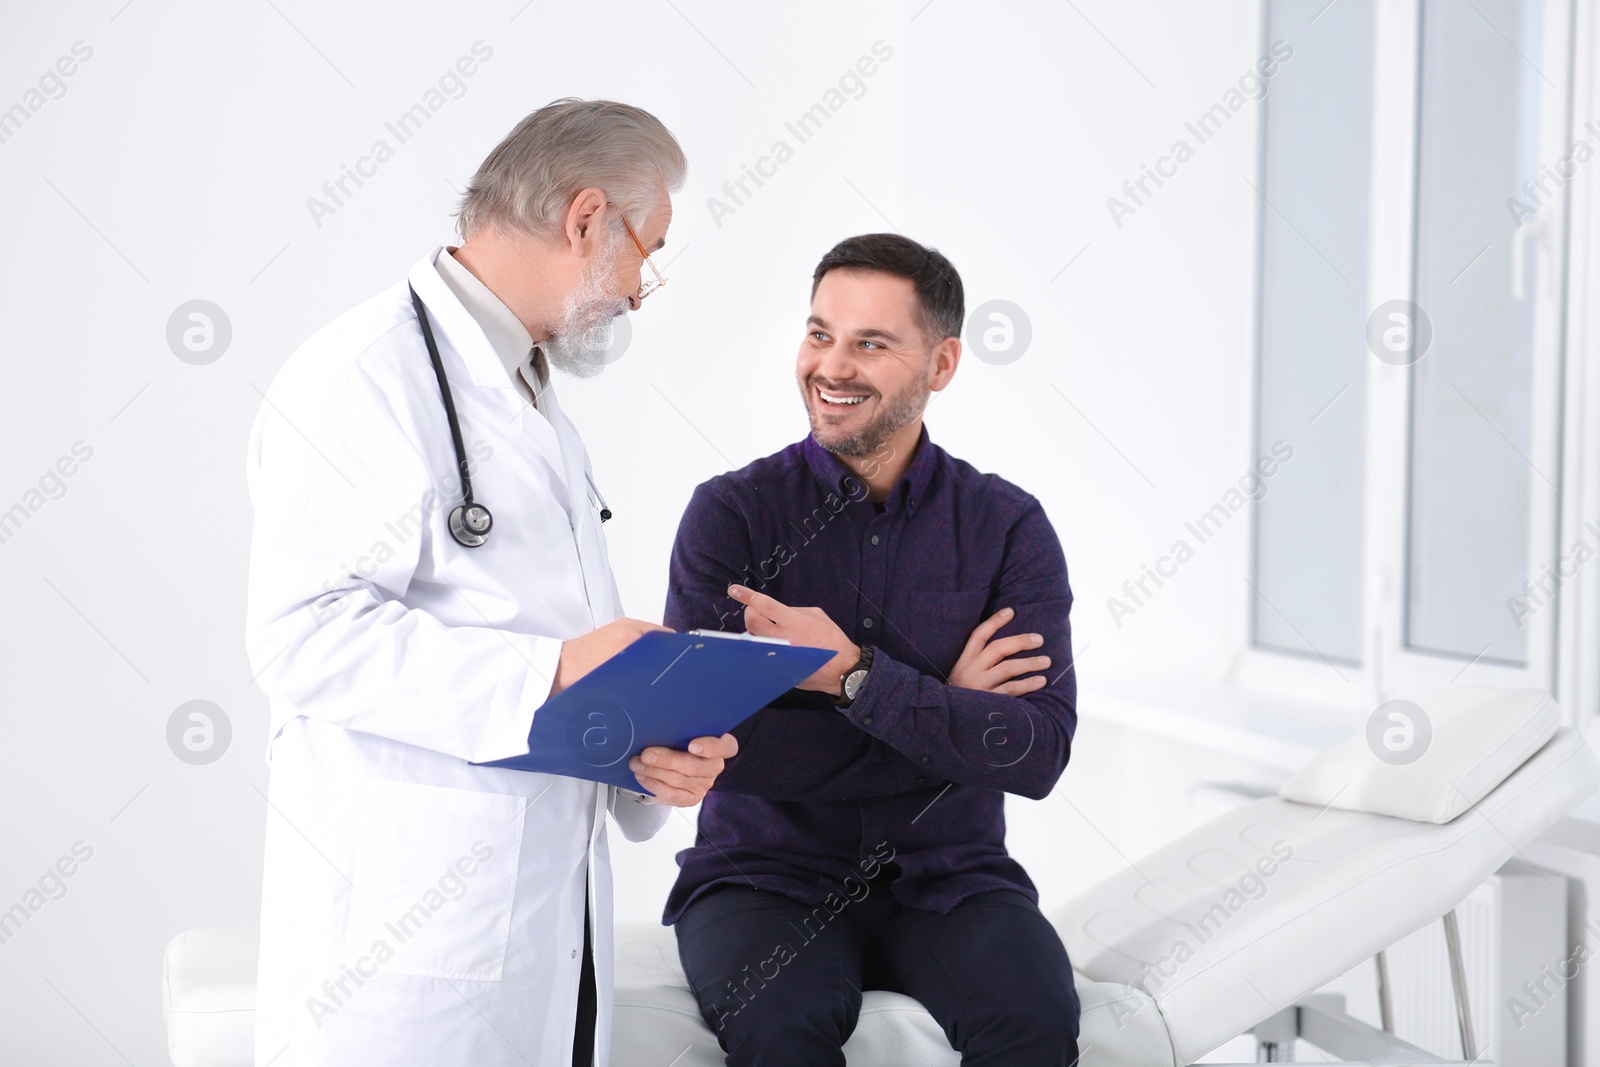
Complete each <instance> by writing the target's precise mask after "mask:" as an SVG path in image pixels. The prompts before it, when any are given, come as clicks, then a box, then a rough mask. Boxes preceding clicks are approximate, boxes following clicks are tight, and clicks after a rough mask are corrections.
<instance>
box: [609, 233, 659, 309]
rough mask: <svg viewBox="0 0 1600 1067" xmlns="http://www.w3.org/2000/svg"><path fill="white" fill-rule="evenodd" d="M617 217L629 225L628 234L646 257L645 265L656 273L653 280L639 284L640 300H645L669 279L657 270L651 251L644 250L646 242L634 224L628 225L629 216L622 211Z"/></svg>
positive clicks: (651, 271) (652, 272) (640, 252)
mask: <svg viewBox="0 0 1600 1067" xmlns="http://www.w3.org/2000/svg"><path fill="white" fill-rule="evenodd" d="M617 217H618V218H620V219H622V225H623V226H625V227H627V230H628V236H629V237H632V238H633V246H634V247H635V248H637V249H638V250H639V255H641V256H643V257H644V265H645V266H647V267H649V268H650V273H651V274H654V275H655V278H654V279H653V280H651V281H647V282H645V283H644V284H643V285H641V286H639V300H640V301H643V300H644V298H645V297H647V296H649V295H650V294H651V293H653V292H655V291H656V290H657V289H659V288H661V287H662V286H663V285H666V284H667V279H665V278H663V277H662V276H661V272H660V271H659V270H656V265H655V264H654V263H653V262H651V260H650V253H649V252H646V251H645V250H644V242H643V241H641V240H639V235H638V234H636V233H634V232H633V227H632V226H629V225H628V220H627V218H626V217H624V216H623V215H621V214H620V213H619V214H618V216H617Z"/></svg>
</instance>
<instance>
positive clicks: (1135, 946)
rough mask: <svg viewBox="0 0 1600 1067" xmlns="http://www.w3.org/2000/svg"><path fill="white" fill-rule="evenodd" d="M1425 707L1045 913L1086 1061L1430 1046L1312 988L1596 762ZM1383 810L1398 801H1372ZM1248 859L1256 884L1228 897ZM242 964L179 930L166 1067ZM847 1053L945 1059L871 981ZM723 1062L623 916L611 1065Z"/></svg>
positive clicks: (235, 1000) (236, 1043)
mask: <svg viewBox="0 0 1600 1067" xmlns="http://www.w3.org/2000/svg"><path fill="white" fill-rule="evenodd" d="M1422 704H1423V706H1424V707H1425V708H1426V710H1427V714H1428V715H1429V717H1430V718H1431V719H1432V728H1433V738H1432V742H1431V745H1432V747H1431V748H1430V750H1429V751H1428V752H1427V754H1426V755H1424V756H1423V758H1421V759H1419V760H1417V761H1415V762H1414V763H1411V764H1409V765H1407V766H1404V767H1397V766H1391V765H1389V764H1387V763H1382V762H1380V761H1379V760H1377V759H1376V758H1375V757H1372V756H1371V755H1370V753H1366V752H1365V747H1366V742H1365V738H1364V736H1363V737H1357V738H1352V739H1351V740H1350V741H1349V742H1345V743H1343V744H1341V745H1339V746H1335V748H1334V749H1331V750H1329V751H1328V752H1326V753H1324V754H1323V755H1321V756H1319V757H1317V758H1316V759H1315V760H1313V761H1312V763H1311V764H1310V765H1308V767H1307V768H1306V769H1305V770H1303V771H1302V772H1301V773H1300V774H1299V775H1297V776H1296V777H1295V778H1294V779H1292V780H1291V781H1290V782H1289V783H1288V784H1287V785H1285V787H1284V790H1283V792H1284V794H1287V795H1295V796H1298V797H1300V798H1301V799H1300V800H1290V799H1285V797H1284V796H1276V797H1268V798H1265V799H1262V800H1258V801H1255V802H1253V803H1250V804H1247V805H1245V806H1243V807H1241V808H1238V809H1236V810H1234V811H1231V812H1229V813H1228V814H1226V815H1223V816H1222V817H1220V818H1218V819H1216V820H1214V821H1212V822H1211V823H1208V824H1207V825H1205V826H1202V827H1200V828H1199V829H1197V830H1195V831H1193V832H1191V833H1189V834H1187V835H1185V836H1183V837H1182V838H1180V839H1178V840H1177V841H1174V842H1172V843H1171V844H1169V845H1167V846H1165V847H1164V848H1161V849H1160V850H1158V851H1157V852H1155V853H1154V854H1152V855H1150V856H1147V857H1145V858H1143V859H1141V860H1139V861H1138V862H1137V863H1136V864H1134V865H1133V866H1131V867H1129V868H1128V869H1127V870H1124V871H1122V872H1120V873H1118V874H1116V875H1114V876H1112V877H1111V878H1109V879H1107V880H1106V881H1104V882H1102V883H1101V884H1100V885H1098V886H1096V887H1095V888H1093V889H1091V890H1089V891H1088V892H1086V893H1084V894H1083V895H1081V896H1079V897H1078V898H1077V899H1076V900H1073V901H1072V902H1070V903H1069V904H1067V905H1065V906H1063V907H1062V908H1060V909H1059V910H1057V911H1056V912H1054V913H1053V914H1052V915H1051V916H1050V918H1051V921H1052V922H1053V923H1054V925H1055V927H1056V929H1057V930H1058V931H1059V932H1060V934H1061V938H1062V940H1063V941H1064V942H1065V944H1066V946H1067V951H1068V953H1069V954H1070V956H1071V958H1072V962H1073V966H1074V969H1075V972H1076V979H1077V990H1078V998H1079V1000H1080V1002H1081V1005H1082V1009H1083V1016H1082V1028H1081V1037H1080V1040H1079V1046H1080V1049H1081V1050H1082V1060H1081V1064H1082V1067H1181V1065H1186V1064H1189V1063H1191V1062H1193V1061H1194V1060H1195V1059H1196V1058H1198V1057H1200V1056H1203V1055H1205V1054H1206V1053H1207V1052H1208V1051H1210V1050H1211V1049H1214V1048H1216V1047H1218V1046H1219V1045H1221V1044H1223V1043H1224V1042H1226V1041H1228V1040H1229V1039H1231V1038H1233V1037H1235V1036H1236V1035H1238V1034H1242V1033H1246V1032H1250V1031H1252V1030H1254V1032H1255V1033H1256V1035H1257V1037H1258V1039H1260V1040H1261V1041H1263V1042H1264V1043H1267V1044H1268V1045H1270V1046H1272V1047H1275V1048H1281V1047H1282V1046H1283V1044H1284V1043H1286V1042H1287V1040H1288V1039H1289V1038H1292V1037H1293V1036H1294V1035H1295V1033H1297V1032H1298V1033H1299V1034H1301V1035H1302V1036H1304V1037H1305V1038H1306V1039H1307V1040H1310V1041H1312V1042H1313V1043H1315V1044H1316V1045H1318V1047H1321V1048H1323V1049H1325V1050H1327V1051H1329V1052H1331V1053H1334V1054H1336V1055H1342V1056H1344V1057H1346V1059H1347V1060H1349V1061H1351V1062H1362V1063H1372V1062H1379V1063H1396V1064H1398V1063H1438V1062H1441V1061H1440V1060H1438V1058H1437V1057H1432V1056H1429V1055H1427V1054H1425V1053H1422V1052H1421V1051H1420V1050H1416V1049H1412V1048H1411V1047H1409V1046H1406V1045H1405V1044H1404V1043H1402V1042H1399V1041H1397V1040H1396V1039H1394V1038H1393V1037H1391V1036H1390V1035H1388V1034H1385V1033H1383V1032H1382V1031H1380V1030H1376V1029H1374V1028H1372V1027H1368V1026H1366V1025H1365V1024H1363V1023H1359V1022H1357V1021H1355V1020H1352V1019H1350V1018H1348V1017H1347V1016H1345V1015H1344V1014H1343V1012H1342V1005H1341V1004H1340V1002H1339V998H1328V997H1323V996H1308V994H1311V993H1312V992H1313V991H1314V990H1316V989H1317V988H1318V987H1320V986H1322V985H1324V984H1326V983H1327V982H1329V981H1331V980H1332V979H1333V978H1335V977H1337V976H1339V975H1341V974H1343V973H1344V972H1345V971H1347V970H1349V969H1350V968H1351V967H1353V966H1355V965H1356V964H1358V963H1361V962H1362V961H1363V960H1365V959H1367V958H1369V957H1371V956H1373V955H1375V954H1377V953H1379V952H1381V951H1382V950H1383V949H1385V948H1387V947H1388V946H1390V945H1392V944H1394V943H1395V942H1396V941H1398V940H1399V939H1401V938H1403V937H1405V936H1406V935H1407V934H1410V933H1411V932H1412V931H1414V930H1417V929H1419V928H1421V927H1422V926H1424V925H1426V924H1428V923H1431V922H1434V921H1437V920H1438V919H1440V918H1441V917H1444V916H1446V915H1447V913H1449V912H1450V911H1451V909H1452V908H1454V907H1455V905H1456V904H1458V903H1459V902H1460V901H1461V900H1462V899H1463V898H1465V897H1466V896H1467V895H1468V893H1470V892H1471V891H1472V890H1473V889H1474V888H1475V887H1476V886H1477V885H1478V884H1479V883H1481V882H1482V881H1483V880H1484V879H1486V878H1488V877H1489V876H1490V875H1491V874H1493V873H1494V872H1495V871H1496V870H1497V869H1498V868H1499V867H1500V866H1501V865H1502V864H1504V863H1505V862H1506V861H1507V860H1508V859H1510V858H1511V857H1512V856H1513V855H1515V853H1516V852H1517V851H1518V850H1519V849H1521V848H1522V846H1524V845H1526V844H1527V843H1528V842H1529V841H1531V840H1532V839H1533V838H1534V837H1535V836H1537V835H1538V834H1539V833H1541V832H1542V831H1543V830H1545V829H1547V828H1548V827H1549V826H1550V825H1551V824H1553V823H1554V822H1555V821H1556V820H1558V819H1560V818H1561V817H1562V816H1564V815H1566V814H1567V813H1568V812H1570V811H1571V810H1572V809H1573V808H1574V807H1576V806H1577V805H1578V804H1579V803H1581V802H1582V801H1583V800H1584V799H1585V798H1587V797H1588V796H1589V795H1590V794H1591V793H1593V792H1594V791H1595V789H1596V788H1600V761H1597V760H1596V758H1595V755H1594V753H1593V752H1592V751H1591V750H1590V748H1589V746H1588V745H1587V744H1586V743H1585V742H1584V741H1583V740H1582V739H1581V738H1580V737H1579V736H1578V735H1576V734H1575V733H1573V732H1572V731H1571V730H1570V729H1566V728H1558V726H1557V723H1558V720H1559V714H1558V712H1557V711H1556V709H1555V706H1554V704H1552V703H1551V702H1550V701H1549V700H1548V698H1546V697H1544V695H1543V694H1540V693H1537V692H1536V691H1532V690H1488V689H1476V688H1469V687H1456V688H1455V689H1452V690H1447V691H1446V692H1445V693H1442V694H1439V696H1437V697H1435V698H1431V699H1430V700H1429V701H1423V702H1422ZM1329 801H1331V802H1332V805H1331V806H1330V805H1329ZM1474 801H1475V802H1474ZM1350 807H1356V808H1361V809H1364V810H1345V809H1347V808H1350ZM1397 808H1398V809H1400V810H1405V811H1407V812H1409V813H1410V817H1399V816H1398V815H1396V814H1374V813H1373V812H1374V811H1375V810H1376V811H1384V810H1388V811H1394V810H1396V809H1397ZM1457 812H1460V814H1456V813H1457ZM1275 847H1276V851H1274V849H1275ZM1286 852H1287V853H1289V858H1284V854H1285V853H1286ZM1263 857H1272V862H1267V861H1265V860H1264V859H1263ZM1268 869H1270V872H1271V873H1266V871H1267V870H1268ZM1252 871H1254V872H1255V873H1256V878H1257V880H1258V881H1259V883H1260V884H1261V887H1262V888H1261V891H1260V892H1257V893H1254V894H1253V895H1248V896H1246V895H1242V894H1237V893H1234V894H1230V890H1233V889H1235V888H1236V887H1237V886H1238V885H1239V883H1240V879H1241V878H1243V877H1247V876H1248V875H1249V874H1250V872H1252ZM1251 885H1252V888H1254V887H1255V883H1253V882H1252V883H1251ZM1447 929H1448V927H1447ZM1180 943H1181V944H1182V945H1183V946H1184V949H1183V950H1177V951H1175V949H1177V946H1178V945H1179V944H1180ZM254 981H255V937H254V931H253V930H250V929H246V928H213V929H208V930H196V931H190V932H189V933H186V934H181V935H179V936H178V937H176V938H174V939H173V941H172V942H171V944H170V945H169V946H168V948H167V957H166V975H165V985H164V989H163V995H164V1000H165V1005H166V1015H167V1028H168V1036H169V1045H170V1048H171V1053H172V1062H173V1064H174V1065H175V1067H224V1065H227V1067H233V1065H240V1067H243V1065H247V1064H249V1063H250V1039H251V1012H252V1010H253V1009H252V1001H253V996H254ZM846 1054H847V1056H848V1058H849V1061H850V1063H851V1064H852V1065H855V1067H864V1065H870V1067H902V1065H903V1067H946V1065H950V1067H954V1065H956V1064H959V1062H960V1057H959V1056H958V1055H957V1054H956V1053H955V1052H953V1051H952V1050H951V1049H950V1048H949V1046H948V1043H947V1042H946V1039H945V1037H944V1034H943V1032H942V1031H941V1030H940V1029H939V1028H938V1026H937V1025H935V1024H934V1022H933V1020H932V1018H931V1017H930V1016H928V1014H927V1013H926V1012H924V1011H923V1010H922V1008H921V1006H920V1005H918V1004H917V1002H916V1001H914V1000H911V999H910V998H908V997H904V996H900V995H898V994H894V993H887V992H882V991H868V992H867V993H866V995H865V1002H864V1004H863V1006H862V1011H861V1018H860V1023H859V1025H858V1027H857V1029H856V1032H855V1034H854V1035H853V1036H852V1038H851V1039H850V1042H849V1044H848V1045H847V1046H846ZM1267 1054H1271V1053H1270V1052H1269V1053H1267ZM675 1057H676V1058H675ZM722 1062H723V1059H722V1053H721V1050H720V1049H719V1048H718V1046H717V1042H716V1039H715V1037H713V1035H712V1034H711V1032H710V1030H708V1029H707V1028H706V1026H705V1023H704V1022H703V1021H702V1019H701V1017H700V1013H699V1010H698V1008H697V1007H696V1005H695V1002H694V999H693V997H692V995H691V994H690V992H689V990H688V988H687V986H686V985H685V983H684V980H683V975H682V971H681V970H680V968H679V964H678V957H677V948H676V944H675V941H674V939H673V932H672V931H671V930H670V929H667V928H665V927H661V926H659V925H654V924H622V925H620V926H619V927H618V930H617V949H616V1021H615V1029H614V1035H613V1053H612V1064H613V1067H666V1065H667V1064H669V1063H670V1064H671V1065H672V1067H720V1065H721V1064H722ZM1479 1062H1489V1061H1479Z"/></svg>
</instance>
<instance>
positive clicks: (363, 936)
mask: <svg viewBox="0 0 1600 1067" xmlns="http://www.w3.org/2000/svg"><path fill="white" fill-rule="evenodd" d="M358 796H359V801H358V803H359V805H360V811H359V812H358V815H357V820H358V826H359V831H358V833H359V837H358V841H357V846H356V862H355V872H354V887H353V889H352V892H351V903H350V927H349V931H348V936H347V940H346V945H347V952H346V955H347V956H350V957H355V960H354V962H352V961H351V960H350V959H347V960H346V963H350V964H351V965H352V966H355V967H356V969H357V971H358V972H360V973H363V974H366V973H369V971H370V972H372V973H376V972H389V973H393V974H408V975H418V976H422V977H430V978H457V979H465V980H468V981H480V982H497V981H499V980H500V976H501V970H502V968H503V967H504V964H505V956H506V945H507V943H508V942H509V940H510V937H511V908H512V901H513V900H514V899H515V896H516V887H517V869H518V861H519V858H520V853H521V850H522V823H523V812H524V811H525V810H526V808H527V799H526V798H525V797H520V796H510V795H504V794H499V793H483V792H478V791H476V790H471V789H449V788H445V787H442V786H434V785H419V784H414V783H411V782H389V781H371V782H366V783H364V784H363V785H362V787H361V788H360V790H358ZM363 963H365V966H363Z"/></svg>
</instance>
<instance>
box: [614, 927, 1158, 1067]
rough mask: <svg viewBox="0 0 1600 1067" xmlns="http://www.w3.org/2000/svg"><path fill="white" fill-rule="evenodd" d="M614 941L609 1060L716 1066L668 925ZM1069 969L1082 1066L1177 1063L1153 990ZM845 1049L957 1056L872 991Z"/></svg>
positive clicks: (903, 1063) (916, 1017) (906, 1063)
mask: <svg viewBox="0 0 1600 1067" xmlns="http://www.w3.org/2000/svg"><path fill="white" fill-rule="evenodd" d="M616 944H617V955H616V961H617V968H616V979H615V980H616V1018H615V1022H614V1024H613V1026H612V1031H611V1033H612V1050H611V1067H662V1065H663V1064H668V1063H670V1064H672V1067H722V1064H723V1062H724V1060H723V1054H722V1049H721V1048H720V1047H719V1046H718V1045H717V1039H716V1037H715V1036H714V1035H713V1034H712V1033H711V1031H710V1030H709V1029H708V1028H707V1027H706V1024H705V1020H704V1019H703V1018H702V1017H701V1015H700V1009H699V1007H698V1006H697V1005H696V1004H695V999H694V994H692V993H690V992H689V987H688V983H687V982H686V981H685V980H684V977H683V968H682V967H681V966H680V965H679V962H678V945H677V940H676V938H675V935H674V934H673V931H672V929H671V928H670V927H666V926H662V925H660V924H659V923H619V924H618V925H617V934H616ZM1073 977H1074V978H1075V979H1076V980H1077V991H1078V1002H1079V1006H1080V1008H1081V1009H1082V1015H1081V1016H1080V1019H1079V1036H1078V1049H1079V1053H1080V1056H1081V1059H1080V1060H1079V1067H1176V1065H1177V1063H1178V1060H1177V1059H1176V1058H1175V1056H1174V1053H1173V1049H1172V1042H1171V1041H1170V1040H1169V1039H1168V1037H1167V1026H1166V1023H1165V1022H1163V1021H1162V1018H1161V1011H1160V1009H1159V1008H1158V1007H1156V1005H1155V1002H1154V1001H1153V1000H1152V999H1151V998H1150V997H1149V996H1147V995H1146V994H1144V993H1143V992H1141V991H1140V990H1137V989H1129V988H1128V987H1126V986H1122V985H1116V984H1112V983H1106V982H1091V981H1089V980H1088V979H1087V978H1084V977H1083V976H1082V975H1074V976H1073ZM780 978H781V975H780ZM844 1051H845V1058H846V1060H847V1061H848V1062H849V1063H850V1064H851V1065H852V1067H957V1065H958V1064H960V1062H961V1056H960V1054H959V1053H956V1052H954V1051H952V1050H951V1048H950V1041H949V1039H948V1038H946V1037H945V1036H944V1031H943V1030H941V1029H939V1025H938V1024H937V1023H935V1022H934V1021H933V1017H932V1016H931V1015H929V1014H928V1013H927V1011H925V1010H924V1009H923V1007H922V1005H921V1004H918V1003H917V1002H916V1001H915V1000H912V999H911V998H910V997H906V996H901V995H900V994H898V993H888V992H884V991H882V990H872V989H869V990H867V992H866V993H865V994H864V996H863V997H862V1002H861V1016H860V1019H859V1020H858V1022H857V1023H856V1030H855V1033H854V1034H852V1035H851V1037H850V1040H849V1041H848V1042H847V1043H846V1044H845V1047H844ZM674 1057H678V1058H677V1059H674Z"/></svg>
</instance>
